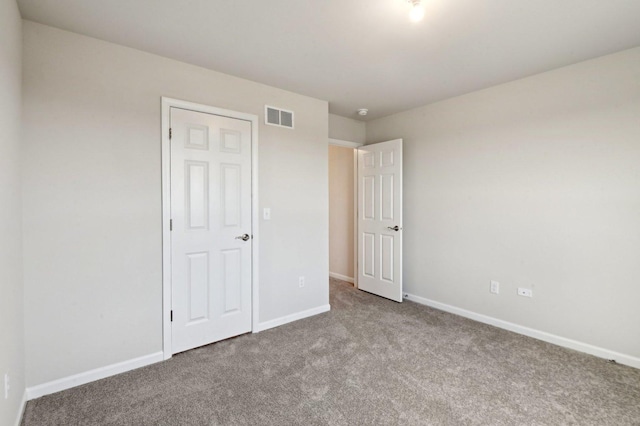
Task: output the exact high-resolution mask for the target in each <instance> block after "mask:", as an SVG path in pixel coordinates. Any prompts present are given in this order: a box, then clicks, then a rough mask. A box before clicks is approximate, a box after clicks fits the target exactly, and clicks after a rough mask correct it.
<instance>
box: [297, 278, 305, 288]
mask: <svg viewBox="0 0 640 426" xmlns="http://www.w3.org/2000/svg"><path fill="white" fill-rule="evenodd" d="M298 287H300V288H302V287H304V277H298Z"/></svg>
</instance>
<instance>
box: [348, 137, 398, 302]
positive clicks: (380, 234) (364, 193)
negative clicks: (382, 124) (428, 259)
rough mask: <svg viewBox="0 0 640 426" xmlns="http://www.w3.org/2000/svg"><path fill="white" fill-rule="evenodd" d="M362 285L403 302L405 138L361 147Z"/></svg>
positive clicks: (359, 224) (360, 247)
mask: <svg viewBox="0 0 640 426" xmlns="http://www.w3.org/2000/svg"><path fill="white" fill-rule="evenodd" d="M357 235H358V288H359V289H361V290H364V291H368V292H370V293H374V294H377V295H379V296H382V297H386V298H388V299H392V300H395V301H397V302H402V139H396V140H393V141H389V142H381V143H376V144H372V145H365V146H362V147H360V148H358V231H357Z"/></svg>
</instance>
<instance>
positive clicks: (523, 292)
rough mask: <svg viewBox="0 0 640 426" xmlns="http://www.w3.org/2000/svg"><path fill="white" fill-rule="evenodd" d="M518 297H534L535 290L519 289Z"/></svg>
mask: <svg viewBox="0 0 640 426" xmlns="http://www.w3.org/2000/svg"><path fill="white" fill-rule="evenodd" d="M518 296H524V297H533V290H531V289H530V288H518Z"/></svg>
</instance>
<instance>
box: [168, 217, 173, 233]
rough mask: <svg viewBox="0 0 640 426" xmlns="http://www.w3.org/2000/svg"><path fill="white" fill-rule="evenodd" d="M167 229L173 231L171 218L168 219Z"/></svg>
mask: <svg viewBox="0 0 640 426" xmlns="http://www.w3.org/2000/svg"><path fill="white" fill-rule="evenodd" d="M169 231H173V219H169Z"/></svg>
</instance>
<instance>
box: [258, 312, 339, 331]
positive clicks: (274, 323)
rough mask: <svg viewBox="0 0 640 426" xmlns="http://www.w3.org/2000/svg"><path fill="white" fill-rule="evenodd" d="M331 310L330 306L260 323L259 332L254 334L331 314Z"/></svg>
mask: <svg viewBox="0 0 640 426" xmlns="http://www.w3.org/2000/svg"><path fill="white" fill-rule="evenodd" d="M330 310H331V306H330V305H324V306H318V307H317V308H313V309H307V310H306V311H302V312H298V313H297V314H291V315H286V316H284V317H280V318H276V319H273V320H271V321H265V322H261V323H258V328H257V330H253V332H254V333H258V332H260V331H264V330H268V329H270V328H274V327H278V326H281V325H284V324H287V323H290V322H293V321H297V320H300V319H303V318H308V317H312V316H314V315H318V314H322V313H324V312H329V311H330Z"/></svg>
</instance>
